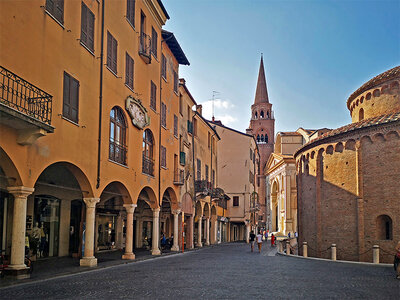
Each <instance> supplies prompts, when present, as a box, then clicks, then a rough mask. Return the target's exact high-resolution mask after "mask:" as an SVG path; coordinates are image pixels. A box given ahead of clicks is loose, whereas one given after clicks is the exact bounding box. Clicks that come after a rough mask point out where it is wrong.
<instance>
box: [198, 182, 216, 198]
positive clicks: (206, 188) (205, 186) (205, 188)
mask: <svg viewBox="0 0 400 300" xmlns="http://www.w3.org/2000/svg"><path fill="white" fill-rule="evenodd" d="M194 191H195V193H201V194H203V195H206V196H207V195H210V194H211V192H212V186H211V182H209V181H206V180H196V181H195V182H194Z"/></svg>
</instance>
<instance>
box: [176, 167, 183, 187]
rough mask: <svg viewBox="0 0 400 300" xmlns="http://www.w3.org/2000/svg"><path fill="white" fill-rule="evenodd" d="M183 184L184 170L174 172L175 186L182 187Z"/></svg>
mask: <svg viewBox="0 0 400 300" xmlns="http://www.w3.org/2000/svg"><path fill="white" fill-rule="evenodd" d="M184 183H185V171H184V170H179V169H178V170H176V171H175V172H174V184H175V185H183V184H184Z"/></svg>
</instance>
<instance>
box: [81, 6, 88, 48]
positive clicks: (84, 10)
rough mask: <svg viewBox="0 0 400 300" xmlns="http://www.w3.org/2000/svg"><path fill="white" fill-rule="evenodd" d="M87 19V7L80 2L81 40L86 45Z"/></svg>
mask: <svg viewBox="0 0 400 300" xmlns="http://www.w3.org/2000/svg"><path fill="white" fill-rule="evenodd" d="M87 28H88V19H87V7H86V5H85V4H84V3H83V2H82V11H81V42H82V43H84V44H85V45H87V41H88V33H87Z"/></svg>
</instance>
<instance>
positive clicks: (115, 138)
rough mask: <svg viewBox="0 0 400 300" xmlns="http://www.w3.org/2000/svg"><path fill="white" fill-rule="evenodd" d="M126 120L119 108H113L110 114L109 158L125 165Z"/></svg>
mask: <svg viewBox="0 0 400 300" xmlns="http://www.w3.org/2000/svg"><path fill="white" fill-rule="evenodd" d="M126 129H127V125H126V120H125V117H124V113H123V112H122V110H121V109H120V108H119V107H114V108H113V109H112V110H111V113H110V149H109V150H110V151H109V158H110V159H111V160H113V161H115V162H117V163H120V164H123V165H126V154H127V145H126V144H127V143H126Z"/></svg>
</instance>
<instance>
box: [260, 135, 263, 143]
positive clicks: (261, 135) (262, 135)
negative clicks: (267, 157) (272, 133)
mask: <svg viewBox="0 0 400 300" xmlns="http://www.w3.org/2000/svg"><path fill="white" fill-rule="evenodd" d="M261 143H264V135H261Z"/></svg>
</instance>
